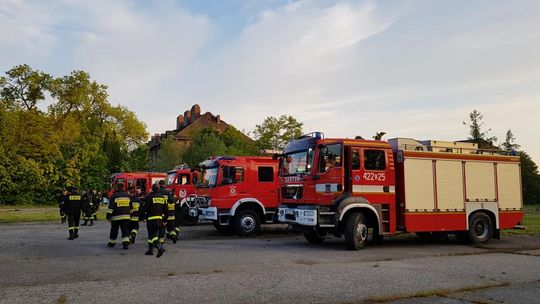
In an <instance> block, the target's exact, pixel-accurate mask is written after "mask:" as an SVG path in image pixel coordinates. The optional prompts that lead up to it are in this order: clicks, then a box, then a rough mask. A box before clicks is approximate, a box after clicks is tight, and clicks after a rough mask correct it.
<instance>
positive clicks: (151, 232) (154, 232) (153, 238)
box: [146, 220, 165, 248]
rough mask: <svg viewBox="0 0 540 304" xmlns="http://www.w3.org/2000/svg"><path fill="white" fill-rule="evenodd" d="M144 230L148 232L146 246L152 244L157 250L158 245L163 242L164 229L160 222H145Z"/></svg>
mask: <svg viewBox="0 0 540 304" xmlns="http://www.w3.org/2000/svg"><path fill="white" fill-rule="evenodd" d="M146 228H147V230H148V244H153V245H154V247H156V248H157V247H158V245H159V244H163V243H164V242H165V227H164V226H163V223H162V222H161V220H151V221H147V222H146Z"/></svg>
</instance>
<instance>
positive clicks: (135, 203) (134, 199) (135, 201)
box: [129, 190, 142, 244]
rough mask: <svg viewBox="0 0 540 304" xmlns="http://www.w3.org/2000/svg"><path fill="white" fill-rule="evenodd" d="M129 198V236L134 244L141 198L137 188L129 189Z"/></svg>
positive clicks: (137, 230) (137, 231)
mask: <svg viewBox="0 0 540 304" xmlns="http://www.w3.org/2000/svg"><path fill="white" fill-rule="evenodd" d="M129 196H130V198H131V207H132V209H131V219H130V221H129V238H130V241H131V244H135V238H136V237H137V233H139V215H140V209H141V205H142V203H141V199H140V198H139V191H138V190H131V191H130V192H129Z"/></svg>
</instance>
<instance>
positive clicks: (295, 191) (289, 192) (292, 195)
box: [281, 186, 303, 199]
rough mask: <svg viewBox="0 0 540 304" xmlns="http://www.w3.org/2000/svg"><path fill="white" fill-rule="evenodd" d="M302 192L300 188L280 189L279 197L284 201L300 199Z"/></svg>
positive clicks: (288, 187)
mask: <svg viewBox="0 0 540 304" xmlns="http://www.w3.org/2000/svg"><path fill="white" fill-rule="evenodd" d="M302 192H303V191H302V186H286V187H281V193H282V194H281V195H282V196H283V198H285V199H301V198H302Z"/></svg>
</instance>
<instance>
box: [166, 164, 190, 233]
mask: <svg viewBox="0 0 540 304" xmlns="http://www.w3.org/2000/svg"><path fill="white" fill-rule="evenodd" d="M195 176H196V173H194V171H193V170H191V169H189V167H188V165H186V164H181V165H178V166H176V167H175V168H174V169H173V170H171V171H169V172H167V180H166V186H165V187H166V188H167V189H169V190H170V191H171V192H172V193H173V195H174V196H175V198H176V199H178V200H180V201H181V208H180V211H181V216H180V219H179V221H180V224H181V225H183V226H191V225H195V224H197V221H198V217H197V216H192V215H190V213H189V206H188V205H187V204H186V201H185V198H187V197H188V196H189V195H191V194H193V193H195V184H196V183H197V179H196V177H195ZM194 177H195V178H194Z"/></svg>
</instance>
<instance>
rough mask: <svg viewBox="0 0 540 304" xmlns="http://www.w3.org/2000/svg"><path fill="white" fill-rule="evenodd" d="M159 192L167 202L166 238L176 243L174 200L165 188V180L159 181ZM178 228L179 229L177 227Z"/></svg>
mask: <svg viewBox="0 0 540 304" xmlns="http://www.w3.org/2000/svg"><path fill="white" fill-rule="evenodd" d="M159 193H161V195H163V197H164V198H165V200H166V203H167V225H166V228H167V238H169V239H171V240H172V241H173V243H175V244H176V241H177V240H178V235H177V230H176V229H175V228H176V227H175V226H176V225H175V209H176V208H175V204H174V203H175V200H174V197H173V195H172V192H171V191H170V190H169V189H166V188H165V181H164V180H160V181H159ZM178 230H180V229H178Z"/></svg>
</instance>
